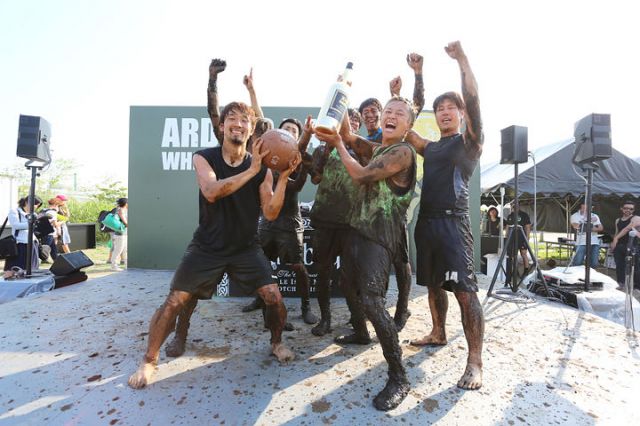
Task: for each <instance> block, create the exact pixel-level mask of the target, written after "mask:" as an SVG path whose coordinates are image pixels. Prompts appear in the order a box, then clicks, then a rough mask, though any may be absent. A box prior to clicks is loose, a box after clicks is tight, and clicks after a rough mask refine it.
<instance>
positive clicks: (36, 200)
mask: <svg viewBox="0 0 640 426" xmlns="http://www.w3.org/2000/svg"><path fill="white" fill-rule="evenodd" d="M28 203H29V197H28V196H27V197H22V198H20V199H19V200H18V206H19V207H20V208H21V209H24V208H25V207H26V206H27V204H28ZM41 205H42V200H41V199H40V197H38V196H37V195H36V196H34V197H33V206H34V207H37V206H41Z"/></svg>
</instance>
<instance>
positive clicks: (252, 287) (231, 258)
mask: <svg viewBox="0 0 640 426" xmlns="http://www.w3.org/2000/svg"><path fill="white" fill-rule="evenodd" d="M225 272H226V273H228V274H229V278H230V279H231V280H232V281H233V283H234V285H237V286H239V287H240V290H241V292H242V293H244V294H246V295H251V294H254V293H255V291H256V290H257V289H259V288H260V287H263V286H265V285H268V284H275V283H276V282H277V280H276V277H275V276H274V275H273V270H272V269H271V262H269V260H268V259H267V257H266V256H265V255H264V252H263V251H262V249H261V248H260V246H258V245H254V246H251V247H248V248H247V249H246V250H243V251H241V252H239V253H236V254H233V255H228V256H223V255H220V254H218V253H210V252H207V251H204V250H203V249H201V248H200V246H199V245H198V243H196V242H195V241H191V243H189V246H188V247H187V250H186V251H185V253H184V256H183V257H182V260H181V261H180V264H179V265H178V269H176V272H175V274H174V275H173V279H172V280H171V290H180V291H186V292H187V293H191V294H192V295H193V296H195V297H196V298H198V299H211V296H213V293H214V291H215V290H216V288H217V286H218V284H219V283H220V281H221V280H222V277H223V275H224V273H225Z"/></svg>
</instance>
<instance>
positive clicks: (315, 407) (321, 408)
mask: <svg viewBox="0 0 640 426" xmlns="http://www.w3.org/2000/svg"><path fill="white" fill-rule="evenodd" d="M329 408H331V403H330V402H329V401H327V400H326V399H324V398H323V399H321V400H319V401H314V402H312V403H311V410H312V411H313V412H314V413H324V412H326V411H328V410H329Z"/></svg>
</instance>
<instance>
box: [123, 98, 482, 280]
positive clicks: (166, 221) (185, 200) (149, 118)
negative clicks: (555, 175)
mask: <svg viewBox="0 0 640 426" xmlns="http://www.w3.org/2000/svg"><path fill="white" fill-rule="evenodd" d="M263 111H264V114H265V116H267V117H269V118H271V119H272V120H273V121H274V123H275V124H276V125H278V124H279V123H280V121H281V120H282V119H284V118H286V117H295V118H297V119H298V120H300V121H301V122H304V119H305V118H306V116H307V115H308V114H311V115H312V116H313V117H315V116H316V115H317V113H318V111H319V108H313V107H263ZM423 114H425V113H424V112H423ZM427 114H430V113H427ZM216 145H217V141H216V139H215V137H214V136H213V130H212V127H211V121H210V120H209V117H208V115H207V110H206V108H205V107H175V106H132V107H131V109H130V117H129V224H130V229H129V260H128V262H129V267H133V268H143V269H174V268H175V267H176V266H177V264H178V262H179V261H180V259H181V257H182V254H183V252H184V249H185V248H186V246H187V243H188V242H189V241H190V240H191V236H192V235H193V232H194V231H195V229H196V226H197V221H198V186H197V184H196V179H195V173H194V171H193V169H192V163H191V157H192V154H193V152H195V151H198V150H199V149H202V148H206V147H211V146H216ZM479 175H480V173H479V170H476V172H475V173H474V176H473V179H472V182H471V206H470V210H471V223H472V225H473V234H474V236H475V253H476V262H475V264H476V269H477V270H479V267H480V266H479V265H480V262H479V253H480V246H479V242H480V178H479ZM314 194H315V187H314V186H313V185H312V184H311V183H310V182H307V185H305V188H304V189H303V191H302V193H301V194H300V201H304V202H310V201H313V197H314ZM417 202H418V200H417V198H416V200H414V203H412V210H411V212H410V213H411V215H410V217H411V218H412V220H411V222H412V223H411V224H410V226H409V232H410V244H411V257H412V263H414V262H413V260H414V256H415V244H414V242H413V223H415V217H417V212H418V208H417Z"/></svg>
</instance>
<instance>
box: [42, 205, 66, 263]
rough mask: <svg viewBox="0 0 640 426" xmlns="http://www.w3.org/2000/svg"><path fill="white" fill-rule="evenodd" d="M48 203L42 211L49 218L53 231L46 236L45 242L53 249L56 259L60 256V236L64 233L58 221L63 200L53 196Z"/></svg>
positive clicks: (52, 257)
mask: <svg viewBox="0 0 640 426" xmlns="http://www.w3.org/2000/svg"><path fill="white" fill-rule="evenodd" d="M47 203H48V205H49V206H48V207H47V208H46V209H44V210H42V212H41V213H42V214H43V215H45V216H47V217H48V218H49V223H51V226H52V227H53V232H51V233H50V234H48V235H47V236H45V237H44V241H43V243H44V244H45V245H48V246H49V248H50V249H51V259H53V260H54V261H55V260H56V258H57V257H58V238H59V237H60V235H61V233H62V228H61V223H60V221H58V213H59V211H60V205H61V204H62V201H60V200H59V199H58V198H51V199H50V200H49V201H48V202H47Z"/></svg>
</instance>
